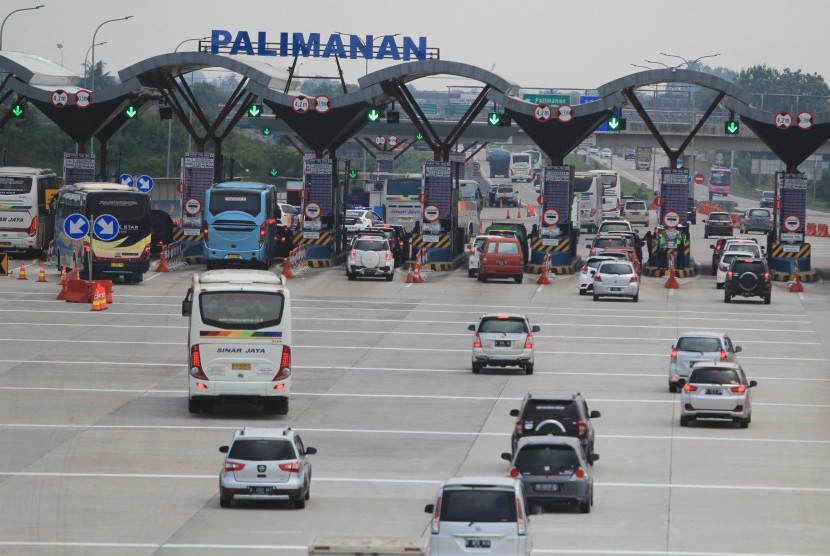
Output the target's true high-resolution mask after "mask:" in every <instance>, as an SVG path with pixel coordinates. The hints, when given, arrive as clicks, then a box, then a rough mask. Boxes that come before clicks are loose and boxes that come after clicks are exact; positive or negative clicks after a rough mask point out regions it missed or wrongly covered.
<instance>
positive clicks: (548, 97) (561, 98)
mask: <svg viewBox="0 0 830 556" xmlns="http://www.w3.org/2000/svg"><path fill="white" fill-rule="evenodd" d="M522 99H524V100H526V101H528V102H531V103H533V104H547V105H548V106H561V105H563V104H570V103H571V95H552V94H544V95H542V94H536V93H524V94H523V95H522Z"/></svg>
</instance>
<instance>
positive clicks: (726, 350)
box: [669, 332, 741, 393]
mask: <svg viewBox="0 0 830 556" xmlns="http://www.w3.org/2000/svg"><path fill="white" fill-rule="evenodd" d="M740 351H741V346H733V345H732V340H731V339H730V338H729V336H727V335H726V334H721V333H719V332H686V333H685V334H681V335H680V336H678V338H677V340H676V341H675V342H674V345H672V347H671V359H670V361H669V392H672V393H675V392H677V388H678V381H679V380H680V379H681V378H683V379H688V378H689V373H690V372H692V366H693V365H694V364H695V363H703V362H705V363H735V362H736V354H737V353H739V352H740Z"/></svg>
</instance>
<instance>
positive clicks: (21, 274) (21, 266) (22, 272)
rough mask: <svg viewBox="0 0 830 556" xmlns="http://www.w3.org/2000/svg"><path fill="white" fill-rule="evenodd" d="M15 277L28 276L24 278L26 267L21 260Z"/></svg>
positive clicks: (21, 278)
mask: <svg viewBox="0 0 830 556" xmlns="http://www.w3.org/2000/svg"><path fill="white" fill-rule="evenodd" d="M17 279H18V280H28V278H26V267H25V266H23V261H20V270H19V271H18V272H17Z"/></svg>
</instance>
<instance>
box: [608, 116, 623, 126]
mask: <svg viewBox="0 0 830 556" xmlns="http://www.w3.org/2000/svg"><path fill="white" fill-rule="evenodd" d="M608 127H609V128H611V129H617V128H618V127H620V119H619V118H617V117H616V116H614V117H613V118H611V119H610V120H608Z"/></svg>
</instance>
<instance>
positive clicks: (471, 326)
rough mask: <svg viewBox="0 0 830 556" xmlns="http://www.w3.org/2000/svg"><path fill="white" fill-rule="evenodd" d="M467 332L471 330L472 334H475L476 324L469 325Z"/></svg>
mask: <svg viewBox="0 0 830 556" xmlns="http://www.w3.org/2000/svg"><path fill="white" fill-rule="evenodd" d="M467 330H470V331H471V332H475V331H476V325H475V324H470V325H467Z"/></svg>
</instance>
